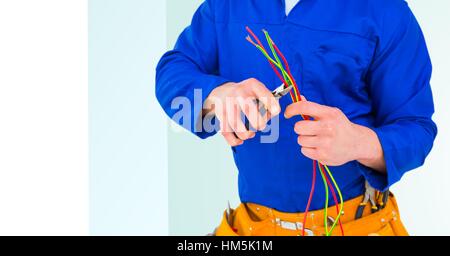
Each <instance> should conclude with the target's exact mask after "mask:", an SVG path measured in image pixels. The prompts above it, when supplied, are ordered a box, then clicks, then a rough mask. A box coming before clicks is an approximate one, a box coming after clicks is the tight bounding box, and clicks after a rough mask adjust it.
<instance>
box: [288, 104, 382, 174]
mask: <svg viewBox="0 0 450 256" xmlns="http://www.w3.org/2000/svg"><path fill="white" fill-rule="evenodd" d="M284 115H285V117H286V118H291V117H293V116H295V115H307V116H310V117H312V118H314V120H302V121H299V122H297V123H296V124H295V127H294V131H295V133H296V134H298V140H297V141H298V144H299V145H300V146H301V152H302V153H303V155H305V156H306V157H308V158H311V159H314V160H317V161H319V162H320V163H322V164H325V165H330V166H339V165H343V164H345V163H348V162H350V161H353V160H357V161H359V162H361V163H362V164H364V165H367V166H369V167H371V168H374V169H376V170H378V171H381V172H383V171H384V169H385V165H384V164H385V162H384V157H383V151H382V148H381V145H380V142H379V140H378V137H377V135H376V133H375V132H374V131H372V130H371V129H369V128H367V127H364V126H361V125H357V124H354V123H352V122H351V121H350V120H349V119H348V118H347V117H346V116H345V114H344V113H343V112H342V111H341V110H340V109H338V108H335V107H328V106H324V105H320V104H317V103H314V102H310V101H306V100H302V101H299V102H296V103H293V104H291V105H289V106H288V107H287V109H286V111H285V113H284Z"/></svg>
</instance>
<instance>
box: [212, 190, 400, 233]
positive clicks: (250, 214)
mask: <svg viewBox="0 0 450 256" xmlns="http://www.w3.org/2000/svg"><path fill="white" fill-rule="evenodd" d="M388 197H389V198H388V199H387V201H386V203H385V205H384V208H383V209H381V210H379V211H377V212H372V211H373V209H371V207H364V210H363V211H362V217H361V218H358V219H356V218H355V215H356V213H357V211H358V208H360V209H361V202H362V201H363V198H364V197H363V196H360V197H357V198H354V199H351V200H348V201H346V202H344V213H343V215H342V217H341V221H342V224H343V229H344V234H345V236H407V235H408V232H407V231H406V229H405V227H404V226H403V224H402V222H401V220H400V215H399V212H398V207H397V202H396V200H395V198H394V196H393V195H392V194H390V195H389V196H388ZM328 216H329V217H331V218H332V219H330V221H331V222H332V220H333V219H334V218H335V217H336V208H335V206H331V207H329V208H328ZM303 217H304V214H303V213H285V212H280V211H277V210H275V209H271V208H268V207H265V206H261V205H258V204H253V203H242V204H240V205H239V206H238V207H237V208H236V209H235V210H231V211H229V214H228V213H227V211H225V212H224V214H223V219H222V222H221V224H220V226H219V227H218V228H217V229H216V231H215V235H216V236H301V235H302V231H303V228H302V226H303ZM329 226H331V225H329ZM305 227H306V229H305V236H306V235H314V236H323V235H325V234H326V232H325V227H324V210H316V211H311V212H309V213H308V216H307V219H306V225H305ZM332 235H333V236H340V235H341V230H340V229H339V227H336V228H335V229H334V230H333V232H332Z"/></svg>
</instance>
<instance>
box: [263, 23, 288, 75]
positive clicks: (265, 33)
mask: <svg viewBox="0 0 450 256" xmlns="http://www.w3.org/2000/svg"><path fill="white" fill-rule="evenodd" d="M263 32H264V35H265V36H266V40H267V43H268V44H269V47H270V50H271V51H272V54H273V56H274V57H275V60H276V61H277V62H278V64H279V65H280V66H281V67H283V69H284V66H283V64H282V63H281V61H280V58H279V57H278V54H277V52H276V51H275V48H273V40H272V38H271V37H270V35H269V32H267V31H266V30H263ZM282 74H283V78H284V80H286V81H287V80H290V79H288V77H287V76H286V75H285V72H282Z"/></svg>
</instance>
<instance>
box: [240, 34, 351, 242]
mask: <svg viewBox="0 0 450 256" xmlns="http://www.w3.org/2000/svg"><path fill="white" fill-rule="evenodd" d="M246 30H247V31H248V33H249V34H250V35H251V37H253V39H252V38H251V37H250V36H247V37H246V39H247V41H249V42H250V43H251V44H252V45H254V46H255V47H256V48H257V49H258V50H260V51H261V53H262V54H263V55H264V56H265V57H266V59H267V60H268V61H269V64H270V66H271V68H272V69H273V71H274V72H275V74H276V75H277V77H278V78H279V79H280V80H281V82H282V83H283V84H284V86H285V87H286V88H287V87H289V86H292V87H293V90H291V91H290V92H289V93H290V96H291V99H292V102H298V101H301V100H302V99H301V94H300V91H299V89H298V86H297V83H296V81H295V79H294V77H293V75H292V72H291V69H290V67H289V64H288V62H287V59H286V58H285V57H284V55H283V53H282V52H281V51H280V49H279V48H278V47H277V45H276V44H275V43H274V41H273V40H272V38H271V37H270V35H269V33H268V32H267V31H266V30H263V33H264V35H265V37H266V40H267V43H268V45H269V48H270V50H271V52H272V55H273V58H272V57H270V55H269V53H268V52H267V50H266V48H265V47H264V45H263V44H262V43H261V41H260V40H259V38H258V37H257V36H256V35H255V33H253V31H252V30H251V29H250V28H249V27H246ZM253 40H255V41H256V43H255V41H253ZM278 55H279V56H278ZM280 57H281V59H282V61H283V63H282V62H281V61H280ZM277 68H278V69H277ZM280 72H281V73H280ZM302 118H303V119H304V120H311V118H310V117H309V116H306V115H302ZM317 165H318V167H319V173H320V175H321V177H322V181H323V183H324V187H325V207H324V227H325V233H326V235H327V236H330V235H331V234H332V232H333V230H334V228H335V227H336V225H337V224H338V223H339V226H340V229H341V234H342V235H344V229H343V227H342V223H341V220H340V218H341V215H342V212H343V207H344V204H343V197H342V193H341V190H340V189H339V186H338V185H337V183H336V180H335V179H334V177H333V175H332V173H331V171H330V170H329V168H328V166H326V165H323V164H321V163H319V162H318V161H316V160H313V180H312V184H311V191H310V194H309V198H308V203H307V206H306V209H305V213H304V219H303V231H302V234H303V236H304V235H305V226H306V219H307V216H308V212H309V208H310V206H311V201H312V198H313V194H314V190H315V183H316V166H317ZM328 177H330V179H331V182H330V180H329V178H328ZM332 183H333V184H332ZM333 185H334V187H335V188H336V191H337V192H338V195H339V200H340V203H339V204H338V201H337V197H336V193H335V191H334V189H333ZM328 188H330V190H331V194H332V196H333V200H334V203H335V205H336V213H337V216H336V218H335V220H334V221H333V224H332V225H331V227H330V228H328V203H329V198H328V197H329V195H328V194H329V190H328Z"/></svg>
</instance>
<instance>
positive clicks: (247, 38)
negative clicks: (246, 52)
mask: <svg viewBox="0 0 450 256" xmlns="http://www.w3.org/2000/svg"><path fill="white" fill-rule="evenodd" d="M245 39H246V40H247V41H248V42H250V43H251V44H252V45H253V46H255V47H258V46H259V45H257V44H256V43H255V42H253V40H252V38H251V37H250V36H247V37H246V38H245Z"/></svg>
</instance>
